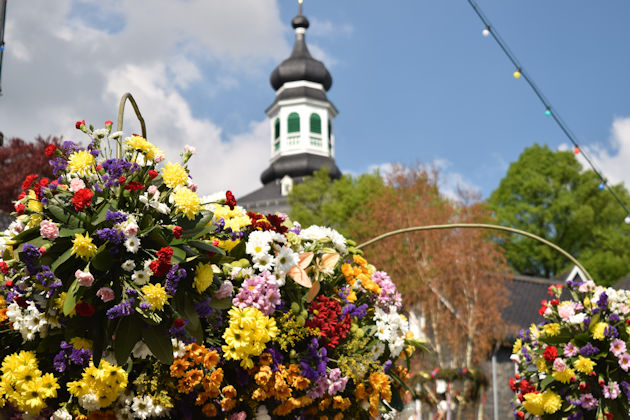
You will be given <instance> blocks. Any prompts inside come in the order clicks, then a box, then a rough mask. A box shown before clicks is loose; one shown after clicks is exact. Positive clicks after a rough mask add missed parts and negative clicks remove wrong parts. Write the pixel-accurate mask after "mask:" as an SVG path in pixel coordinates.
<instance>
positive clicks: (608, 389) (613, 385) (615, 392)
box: [602, 381, 621, 400]
mask: <svg viewBox="0 0 630 420" xmlns="http://www.w3.org/2000/svg"><path fill="white" fill-rule="evenodd" d="M602 392H603V393H604V398H608V399H610V400H614V399H616V398H617V397H618V396H619V394H620V393H621V391H619V385H617V382H615V381H612V382H609V383H608V385H604V386H603V387H602Z"/></svg>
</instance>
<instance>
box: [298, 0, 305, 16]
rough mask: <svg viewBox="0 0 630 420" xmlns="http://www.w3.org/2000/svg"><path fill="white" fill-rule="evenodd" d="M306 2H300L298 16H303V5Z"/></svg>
mask: <svg viewBox="0 0 630 420" xmlns="http://www.w3.org/2000/svg"><path fill="white" fill-rule="evenodd" d="M303 2H304V0H298V16H302V3H303Z"/></svg>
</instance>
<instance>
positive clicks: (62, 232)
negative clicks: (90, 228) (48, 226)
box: [59, 227, 85, 238]
mask: <svg viewBox="0 0 630 420" xmlns="http://www.w3.org/2000/svg"><path fill="white" fill-rule="evenodd" d="M83 232H85V229H83V228H69V227H62V228H61V229H59V237H60V238H67V237H69V236H74V235H76V234H77V233H80V234H82V233H83Z"/></svg>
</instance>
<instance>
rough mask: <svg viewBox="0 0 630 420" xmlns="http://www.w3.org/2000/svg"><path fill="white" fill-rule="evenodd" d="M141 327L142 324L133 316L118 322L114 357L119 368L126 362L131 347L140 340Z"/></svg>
mask: <svg viewBox="0 0 630 420" xmlns="http://www.w3.org/2000/svg"><path fill="white" fill-rule="evenodd" d="M142 327H143V322H142V321H141V320H140V319H139V318H138V317H137V316H135V315H131V316H126V317H123V318H121V319H120V321H119V322H118V326H117V327H116V339H115V340H114V356H115V357H116V362H117V363H118V364H119V365H120V366H122V365H123V364H124V363H125V362H126V361H127V359H128V358H129V355H130V354H131V350H133V347H134V346H135V345H136V343H137V342H138V341H140V340H141V339H142Z"/></svg>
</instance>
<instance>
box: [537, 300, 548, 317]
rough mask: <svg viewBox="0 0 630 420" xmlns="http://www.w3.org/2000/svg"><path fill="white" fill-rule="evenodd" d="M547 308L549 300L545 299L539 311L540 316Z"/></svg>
mask: <svg viewBox="0 0 630 420" xmlns="http://www.w3.org/2000/svg"><path fill="white" fill-rule="evenodd" d="M546 310H547V301H546V300H543V301H542V302H540V309H539V310H538V313H539V314H540V316H543V315H545V311H546Z"/></svg>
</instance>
